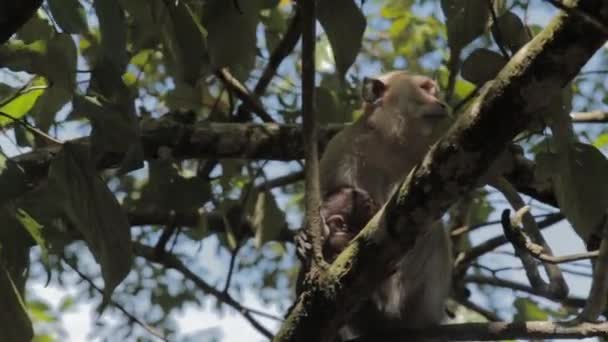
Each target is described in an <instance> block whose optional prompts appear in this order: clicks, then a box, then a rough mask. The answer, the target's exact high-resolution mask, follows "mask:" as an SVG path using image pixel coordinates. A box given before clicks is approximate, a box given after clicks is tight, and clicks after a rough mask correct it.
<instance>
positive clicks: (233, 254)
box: [222, 245, 241, 293]
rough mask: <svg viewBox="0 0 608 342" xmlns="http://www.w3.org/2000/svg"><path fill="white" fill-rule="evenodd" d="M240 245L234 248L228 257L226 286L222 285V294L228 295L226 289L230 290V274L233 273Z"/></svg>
mask: <svg viewBox="0 0 608 342" xmlns="http://www.w3.org/2000/svg"><path fill="white" fill-rule="evenodd" d="M240 249H241V248H240V245H239V246H236V248H235V249H234V250H233V251H231V255H230V265H229V266H228V275H227V276H226V284H224V290H223V291H222V292H224V293H228V289H230V282H231V281H232V274H233V273H234V265H235V263H236V256H237V255H238V254H239V250H240Z"/></svg>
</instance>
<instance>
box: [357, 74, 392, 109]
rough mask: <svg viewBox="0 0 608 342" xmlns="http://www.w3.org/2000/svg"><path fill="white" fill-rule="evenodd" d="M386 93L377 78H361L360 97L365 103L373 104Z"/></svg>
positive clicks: (383, 85)
mask: <svg viewBox="0 0 608 342" xmlns="http://www.w3.org/2000/svg"><path fill="white" fill-rule="evenodd" d="M384 91H386V84H384V83H383V82H382V81H380V80H379V79H377V78H369V77H364V78H363V88H362V89H361V97H362V98H363V101H365V102H367V103H375V102H376V101H378V100H380V99H381V98H382V96H383V95H384Z"/></svg>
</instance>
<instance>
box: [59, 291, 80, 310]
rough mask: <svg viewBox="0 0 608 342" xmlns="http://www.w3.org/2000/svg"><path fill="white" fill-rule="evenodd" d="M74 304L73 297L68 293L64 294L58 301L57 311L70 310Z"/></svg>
mask: <svg viewBox="0 0 608 342" xmlns="http://www.w3.org/2000/svg"><path fill="white" fill-rule="evenodd" d="M75 304H76V303H75V301H74V297H72V296H69V295H68V296H65V297H64V298H63V299H61V302H60V303H59V311H60V312H62V313H65V312H67V311H70V310H71V309H72V308H74V305H75Z"/></svg>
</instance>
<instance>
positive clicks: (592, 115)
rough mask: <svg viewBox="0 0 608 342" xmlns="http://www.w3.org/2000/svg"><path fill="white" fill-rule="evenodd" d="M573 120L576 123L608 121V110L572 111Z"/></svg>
mask: <svg viewBox="0 0 608 342" xmlns="http://www.w3.org/2000/svg"><path fill="white" fill-rule="evenodd" d="M570 117H572V122H574V123H607V122H608V112H606V111H602V110H594V111H592V112H574V113H570Z"/></svg>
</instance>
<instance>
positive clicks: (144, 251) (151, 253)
mask: <svg viewBox="0 0 608 342" xmlns="http://www.w3.org/2000/svg"><path fill="white" fill-rule="evenodd" d="M133 251H134V253H135V255H138V256H140V257H142V258H144V259H146V260H148V261H151V262H154V263H158V264H161V265H163V266H164V267H166V268H169V269H173V270H176V271H178V272H179V273H181V274H182V275H183V276H184V277H185V278H186V279H189V280H190V281H192V282H193V283H194V285H196V287H198V288H199V289H200V290H201V291H203V292H205V293H208V294H210V295H212V296H214V297H215V298H216V299H217V300H218V301H220V302H221V303H223V304H226V305H228V306H231V307H232V308H234V309H235V310H236V311H238V312H239V313H240V314H241V315H243V317H244V318H245V319H246V320H247V321H248V322H249V323H250V324H251V325H252V326H253V327H254V328H255V329H257V330H258V331H259V332H260V333H261V334H262V335H264V336H266V337H267V338H269V339H271V338H272V333H271V332H270V331H269V330H268V329H266V328H265V327H264V326H263V325H262V324H261V323H259V322H258V321H257V320H256V319H255V318H253V317H252V316H251V313H254V311H253V310H250V309H247V308H246V307H244V306H243V305H241V304H240V303H239V302H238V301H236V300H235V299H233V298H232V297H231V296H230V295H229V294H228V293H224V292H222V291H219V290H217V289H216V288H214V287H213V286H211V285H210V284H208V283H207V282H206V281H204V280H203V279H202V278H200V277H199V276H197V275H196V274H194V272H192V271H191V270H190V269H189V268H188V267H186V265H184V264H183V263H182V262H181V260H179V259H178V258H177V256H175V255H174V254H171V253H163V254H162V255H157V254H156V252H155V250H154V248H153V247H150V246H146V245H143V244H140V243H137V242H135V243H134V244H133Z"/></svg>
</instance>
